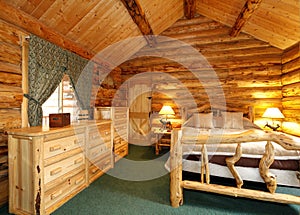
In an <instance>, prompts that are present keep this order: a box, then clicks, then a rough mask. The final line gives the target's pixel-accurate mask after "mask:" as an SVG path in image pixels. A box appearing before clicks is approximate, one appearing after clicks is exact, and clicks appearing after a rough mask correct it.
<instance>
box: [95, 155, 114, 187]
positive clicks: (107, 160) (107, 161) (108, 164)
mask: <svg viewBox="0 0 300 215" xmlns="http://www.w3.org/2000/svg"><path fill="white" fill-rule="evenodd" d="M110 168H112V160H111V154H107V155H105V156H103V157H101V159H98V160H96V161H95V162H89V181H90V182H91V181H93V180H95V179H96V178H98V177H99V176H101V175H102V174H103V173H105V172H106V171H108V170H109V169H110Z"/></svg>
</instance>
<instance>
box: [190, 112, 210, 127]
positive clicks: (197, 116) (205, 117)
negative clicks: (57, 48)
mask: <svg viewBox="0 0 300 215" xmlns="http://www.w3.org/2000/svg"><path fill="white" fill-rule="evenodd" d="M193 118H194V125H195V127H197V128H214V124H213V113H194V114H193Z"/></svg>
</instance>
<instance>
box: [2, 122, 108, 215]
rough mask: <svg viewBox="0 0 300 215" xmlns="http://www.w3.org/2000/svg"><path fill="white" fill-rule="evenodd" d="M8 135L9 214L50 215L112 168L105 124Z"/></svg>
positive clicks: (37, 129)
mask: <svg viewBox="0 0 300 215" xmlns="http://www.w3.org/2000/svg"><path fill="white" fill-rule="evenodd" d="M8 134H9V137H8V138H9V140H8V141H9V171H10V172H9V192H10V195H9V211H10V213H15V214H50V213H52V212H53V211H54V210H56V209H57V208H58V207H60V206H61V205H62V204H64V203H65V202H66V201H68V200H69V199H70V198H72V197H73V196H74V195H76V194H77V193H78V192H80V191H81V190H82V189H84V188H85V187H87V186H88V185H89V183H90V182H92V181H94V180H95V179H96V178H98V177H99V176H101V175H102V174H103V172H105V171H107V170H108V169H109V168H111V167H112V164H113V162H112V160H113V159H112V158H113V156H112V138H111V122H110V121H108V120H106V121H101V122H94V121H93V122H86V123H80V124H77V125H73V126H67V127H63V128H54V129H53V128H52V129H49V128H47V129H43V128H42V127H31V128H24V129H15V130H11V131H8Z"/></svg>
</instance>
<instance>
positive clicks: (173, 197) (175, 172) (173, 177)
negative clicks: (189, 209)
mask: <svg viewBox="0 0 300 215" xmlns="http://www.w3.org/2000/svg"><path fill="white" fill-rule="evenodd" d="M171 136H172V137H171V146H170V171H171V172H170V201H171V205H172V207H176V208H177V207H179V205H182V204H183V188H182V186H181V182H182V147H181V143H180V141H179V140H180V136H181V131H179V132H178V131H177V130H173V131H172V135H171Z"/></svg>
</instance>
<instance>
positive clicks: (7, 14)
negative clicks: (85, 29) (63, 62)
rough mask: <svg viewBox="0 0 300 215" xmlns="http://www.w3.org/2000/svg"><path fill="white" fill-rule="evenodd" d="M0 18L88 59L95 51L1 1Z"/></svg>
mask: <svg viewBox="0 0 300 215" xmlns="http://www.w3.org/2000/svg"><path fill="white" fill-rule="evenodd" d="M0 11H1V13H0V18H1V19H3V20H5V21H6V22H9V23H11V24H13V25H16V26H18V27H19V28H21V29H24V30H26V31H27V32H30V33H32V34H35V35H37V36H39V37H41V38H43V39H45V40H47V41H50V42H52V43H54V44H56V45H58V46H60V47H62V48H65V49H67V50H70V51H72V52H74V53H77V54H78V55H80V56H82V57H83V58H86V59H91V58H92V57H93V56H94V53H93V52H92V51H90V50H88V49H87V48H85V47H82V46H81V45H79V44H77V43H75V42H74V41H71V40H70V39H68V38H67V37H65V36H64V35H62V34H60V33H58V32H56V31H55V30H54V29H52V28H49V27H48V26H46V25H44V24H43V23H41V22H40V21H38V20H37V19H35V18H34V17H32V16H30V15H28V14H26V13H24V12H22V11H20V10H18V9H16V8H14V7H12V6H10V5H8V4H6V3H4V2H2V1H0Z"/></svg>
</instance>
